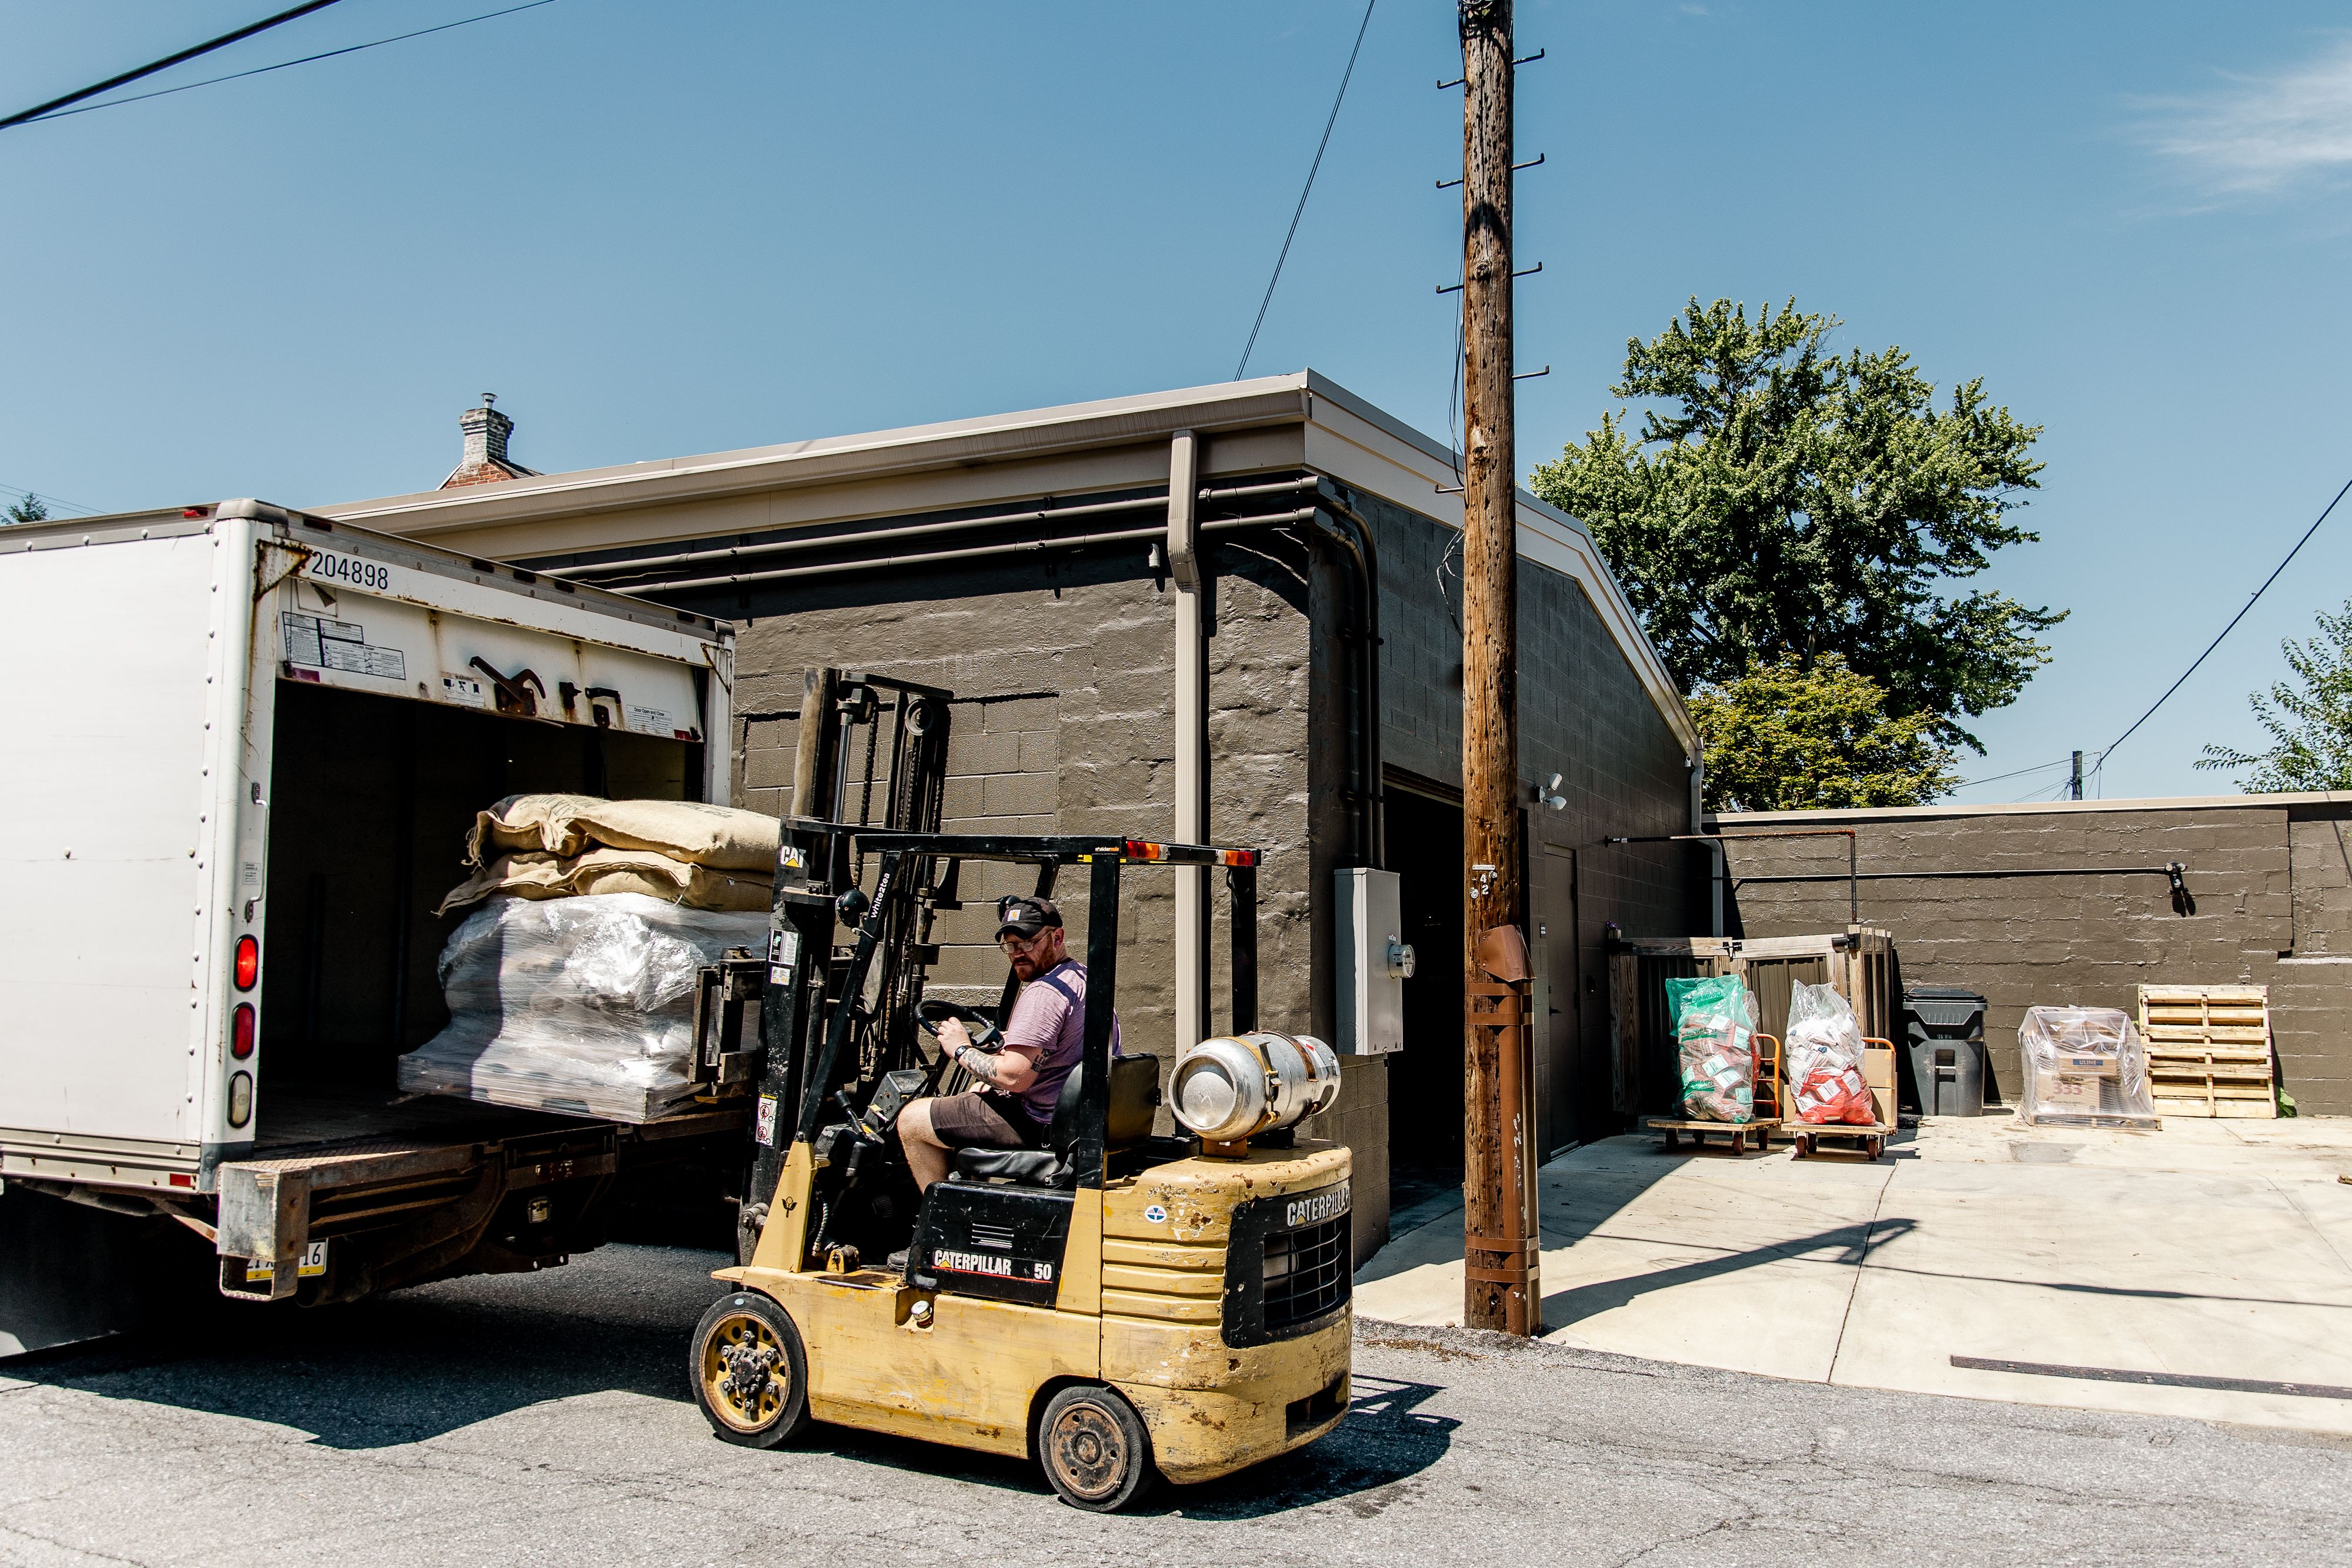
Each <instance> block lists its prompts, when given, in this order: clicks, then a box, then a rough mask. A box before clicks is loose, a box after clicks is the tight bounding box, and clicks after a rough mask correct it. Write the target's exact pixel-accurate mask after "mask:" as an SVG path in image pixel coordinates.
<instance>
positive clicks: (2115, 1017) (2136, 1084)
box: [2017, 1008, 2161, 1132]
mask: <svg viewBox="0 0 2352 1568" xmlns="http://www.w3.org/2000/svg"><path fill="white" fill-rule="evenodd" d="M2017 1048H2018V1054H2019V1056H2020V1057H2021V1059H2022V1060H2021V1062H2020V1066H2021V1069H2022V1074H2021V1076H2022V1078H2023V1081H2024V1086H2023V1092H2022V1094H2021V1097H2020V1099H2019V1101H2018V1106H2017V1119H2018V1120H2019V1121H2021V1122H2022V1123H2024V1124H2026V1125H2028V1126H2032V1127H2113V1128H2120V1129H2125V1130H2130V1131H2140V1132H2153V1131H2154V1130H2155V1129H2156V1128H2157V1127H2158V1126H2159V1125H2161V1124H2160V1123H2159V1122H2158V1120H2157V1115H2156V1108H2155V1106H2154V1105H2152V1104H2151V1103H2149V1100H2148V1080H2147V1049H2146V1048H2145V1047H2144V1046H2143V1045H2142V1044H2141V1043H2140V1038H2139V1031H2138V1030H2137V1029H2134V1028H2133V1027H2132V1020H2131V1015H2130V1014H2129V1013H2126V1012H2125V1011H2124V1010H2123V1009H2121V1008H2028V1009H2025V1021H2024V1022H2023V1023H2021V1024H2020V1025H2019V1026H2018V1030H2017Z"/></svg>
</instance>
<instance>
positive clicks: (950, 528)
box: [545, 478, 1317, 588]
mask: <svg viewBox="0 0 2352 1568" xmlns="http://www.w3.org/2000/svg"><path fill="white" fill-rule="evenodd" d="M1316 483H1317V481H1316V480H1314V479H1312V478H1306V479H1285V480H1279V481H1276V482H1274V483H1271V484H1265V485H1238V486H1227V487H1225V488H1223V489H1203V490H1201V491H1199V492H1198V494H1199V497H1200V499H1202V500H1203V501H1228V500H1241V499H1245V498H1247V497H1253V496H1284V495H1296V494H1297V493H1298V492H1300V491H1303V490H1311V489H1313V488H1314V487H1315V486H1316ZM1167 504H1168V497H1167V496H1166V495H1165V494H1164V493H1163V494H1160V495H1156V496H1137V497H1130V498H1129V499H1127V500H1122V501H1089V502H1086V503H1084V504H1082V505H1079V506H1075V507H1030V508H1027V509H1025V510H1023V511H1018V512H993V513H991V514H989V515H988V516H986V517H955V518H950V519H949V520H947V521H945V522H937V523H906V524H896V525H883V526H878V527H874V528H853V529H849V530H846V531H845V532H841V533H833V534H823V535H815V536H811V537H808V538H789V539H771V540H768V541H766V542H764V543H761V544H751V545H720V546H716V547H713V548H710V549H690V550H680V551H677V552H675V553H673V554H670V555H656V556H637V557H634V558H632V559H626V560H602V561H593V562H591V563H589V564H587V565H584V566H571V567H550V568H547V569H545V570H547V571H548V572H549V573H550V574H551V575H557V576H564V577H571V578H575V579H580V580H590V579H604V578H625V577H635V576H639V575H641V574H644V573H646V572H654V571H658V570H662V569H663V568H666V567H674V566H693V565H698V564H700V563H702V562H705V561H715V560H740V559H747V558H751V557H760V556H771V555H793V554H798V553H801V552H803V551H806V550H817V549H827V548H829V547H837V546H847V545H856V544H858V543H861V542H864V541H866V540H870V539H904V538H933V537H936V536H938V535H940V534H957V533H971V532H974V531H977V530H979V529H982V528H1012V527H1014V526H1017V525H1019V524H1022V523H1040V522H1055V521H1058V520H1060V519H1063V518H1067V517H1104V516H1108V515H1110V514H1113V513H1118V512H1145V511H1153V510H1157V509H1160V508H1162V507H1166V506H1167ZM1160 531H1161V530H1160V529H1159V528H1150V529H1146V530H1143V533H1145V534H1156V533H1159V532H1160ZM1117 537H1142V535H1140V534H1131V535H1122V536H1117ZM605 586H611V587H615V588H626V587H629V586H631V585H629V584H625V583H619V584H613V583H608V584H605ZM643 586H647V587H652V586H659V587H663V588H671V587H676V586H677V584H675V583H670V582H661V583H658V584H654V583H648V584H645V585H643Z"/></svg>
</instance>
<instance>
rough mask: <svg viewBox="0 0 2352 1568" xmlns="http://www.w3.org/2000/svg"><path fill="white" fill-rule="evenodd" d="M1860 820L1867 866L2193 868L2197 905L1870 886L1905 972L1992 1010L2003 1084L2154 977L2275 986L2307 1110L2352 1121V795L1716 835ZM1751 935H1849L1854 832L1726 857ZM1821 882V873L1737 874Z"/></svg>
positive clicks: (1729, 904)
mask: <svg viewBox="0 0 2352 1568" xmlns="http://www.w3.org/2000/svg"><path fill="white" fill-rule="evenodd" d="M1790 827H1814V828H1842V827H1851V828H1853V830H1854V831H1855V833H1856V835H1857V837H1856V840H1855V848H1856V856H1857V859H1858V861H1859V863H1860V869H1861V870H1862V871H1863V872H1864V873H1873V872H1880V873H1884V872H1903V873H1937V872H1952V871H1962V870H1994V869H2007V870H2018V869H2029V868H2030V869H2061V868H2081V869H2083V870H2084V871H2091V870H2093V869H2094V868H2099V867H2109V868H2124V867H2128V868H2144V867H2156V866H2162V865H2164V864H2166V863H2167V862H2173V861H2178V862H2181V863H2182V864H2183V865H2184V866H2185V867H2186V872H2185V875H2186V880H2187V883H2188V887H2189V893H2190V894H2191V895H2192V896H2193V897H2194V899H2195V901H2196V912H2195V913H2194V914H2191V915H2181V914H2178V913H2176V912H2175V911H2174V908H2173V903H2172V898H2171V895H2170V890H2169V885H2168V883H2167V881H2166V879H2165V878H2164V877H2163V876H2161V875H2157V874H2152V873H2146V872H2137V873H2131V874H2124V873H2108V874H2085V875H2069V876H2034V877H2000V878H1967V879H1962V878H1942V879H1939V878H1937V877H1935V876H1933V875H1927V874H1923V875H1920V876H1919V877H1917V879H1916V880H1913V879H1911V878H1908V877H1906V878H1903V879H1899V880H1884V881H1881V880H1872V881H1865V882H1863V883H1861V884H1860V894H1861V903H1862V918H1863V920H1864V922H1865V923H1866V924H1869V925H1882V926H1885V927H1887V928H1888V929H1890V930H1892V931H1893V932H1894V933H1895V941H1896V943H1897V944H1898V946H1899V951H1900V955H1901V959H1902V965H1903V978H1904V980H1905V982H1906V984H1913V985H1951V986H1966V987H1969V988H1972V989H1975V990H1978V991H1981V992H1983V993H1984V995H1985V997H1986V998H1987V999H1988V1000H1989V1002H1990V1010H1989V1011H1988V1014H1987V1017H1986V1044H1987V1047H1988V1049H1989V1051H1990V1058H1991V1068H1992V1076H1993V1079H1994V1080H1995V1082H1996V1083H1997V1085H1998V1087H1999V1090H2000V1093H2001V1094H2002V1095H2003V1096H2004V1097H2005V1098H2009V1099H2012V1100H2013V1099H2014V1097H2015V1095H2016V1092H2017V1087H2018V1058H2017V1029H2018V1025H2019V1023H2020V1022H2021V1021H2022V1019H2023V1018H2024V1015H2025V1009H2027V1008H2029V1007H2032V1006H2034V1005H2037V1004H2075V1005H2082V1006H2087V1007H2115V1008H2123V1009H2126V1010H2129V1009H2132V1008H2133V1007H2134V1006H2135V1004H2136V1000H2137V988H2139V987H2140V986H2141V985H2144V984H2159V985H2219V984H2254V985H2266V986H2268V987H2270V988H2271V1018H2272V1034H2273V1041H2274V1043H2275V1045H2276V1048H2277V1053H2278V1067H2279V1074H2280V1079H2281V1082H2283V1083H2284V1086H2285V1087H2286V1089H2287V1091H2288V1092H2290V1093H2291V1094H2293V1095H2294V1099H2295V1101H2296V1103H2297V1105H2298V1107H2299V1108H2300V1110H2301V1111H2302V1112H2303V1113H2305V1114H2306V1115H2352V794H2325V795H2245V796H2227V797H2220V798H2213V799H2204V800H2104V801H2102V800H2084V801H2063V802H2060V803H2056V804H2052V805H2033V806H1978V807H1937V806H1929V807H1914V808H1909V809H1906V810H1884V811H1801V812H1783V813H1769V814H1767V813H1737V812H1736V813H1728V814H1726V815H1724V816H1722V817H1719V818H1717V819H1714V820H1713V826H1712V828H1711V831H1722V832H1725V833H1735V834H1736V833H1738V832H1740V831H1744V830H1752V829H1761V828H1790ZM1725 852H1726V858H1727V864H1728V867H1729V871H1730V875H1731V878H1732V882H1733V884H1734V885H1733V886H1732V888H1731V889H1730V890H1729V892H1728V894H1727V898H1726V911H1727V931H1728V934H1730V935H1733V936H1792V935H1797V934H1800V933H1803V932H1818V931H1836V930H1842V929H1843V927H1844V925H1845V924H1846V884H1845V881H1844V876H1843V873H1844V871H1845V844H1844V842H1843V841H1842V840H1840V839H1835V838H1822V839H1786V838H1781V839H1755V840H1748V841H1744V842H1740V841H1734V842H1731V843H1729V844H1727V846H1726V851H1725ZM1809 873H1810V874H1821V875H1826V876H1829V877H1831V878H1832V880H1825V881H1819V882H1794V883H1768V882H1749V883H1745V884H1741V883H1739V879H1740V878H1743V877H1757V876H1768V875H1792V874H1809Z"/></svg>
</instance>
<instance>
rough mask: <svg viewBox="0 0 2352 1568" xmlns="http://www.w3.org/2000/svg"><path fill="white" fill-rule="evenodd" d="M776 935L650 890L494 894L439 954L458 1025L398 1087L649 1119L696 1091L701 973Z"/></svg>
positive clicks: (403, 1069) (406, 1070) (417, 1058)
mask: <svg viewBox="0 0 2352 1568" xmlns="http://www.w3.org/2000/svg"><path fill="white" fill-rule="evenodd" d="M767 933H768V916H767V915H751V914H724V913H720V912H718V911H713V910H703V909H688V908H685V907H683V906H681V905H678V904H669V903H666V902H664V901H663V900H661V899H658V898H649V897H647V896H646V895H645V894H635V893H625V894H596V895H589V896H582V897H574V898H555V899H545V900H534V899H525V898H508V897H496V898H492V899H490V900H489V901H488V903H486V904H483V905H482V907H481V908H479V909H478V910H476V911H475V912H474V913H473V914H472V915H468V916H467V917H466V919H465V921H464V922H463V923H462V924H461V925H458V927H457V930H456V931H454V932H452V933H451V934H450V936H449V943H448V946H446V947H445V948H443V949H442V953H441V966H440V972H441V990H442V995H443V996H444V998H446V1000H447V1002H448V1005H449V1025H448V1027H447V1028H446V1029H444V1030H442V1031H441V1032H440V1033H439V1034H436V1035H435V1036H434V1037H433V1038H432V1039H431V1040H427V1041H425V1044H423V1045H422V1046H419V1047H418V1048H417V1049H416V1050H415V1051H411V1052H410V1053H409V1054H408V1055H406V1056H404V1057H402V1058H401V1059H400V1087H401V1088H403V1089H404V1090H406V1091H409V1092H412V1093H428V1094H457V1095H462V1096H465V1097H466V1098H468V1099H473V1100H485V1101H488V1102H491V1103H495V1104H499V1105H513V1106H518V1107H520V1108H523V1109H526V1110H532V1111H555V1112H562V1113H566V1114H570V1115H575V1116H594V1117H600V1118H608V1119H611V1120H614V1121H619V1122H647V1121H651V1120H653V1119H654V1118H655V1117H656V1116H658V1115H660V1114H661V1113H663V1112H664V1111H666V1110H667V1109H668V1108H669V1107H671V1106H672V1105H674V1104H676V1103H678V1102H679V1101H681V1100H683V1099H685V1098H686V1097H687V1096H688V1092H689V1086H688V1082H687V1069H688V1061H687V1056H688V1051H690V1050H691V1049H692V1046H693V1036H694V991H695V979H696V971H697V970H698V969H699V968H700V967H702V966H703V965H705V964H712V963H716V962H718V961H719V956H721V955H722V954H723V953H724V952H725V951H726V949H728V948H730V947H750V948H751V949H753V950H754V951H758V950H760V949H761V948H763V947H764V946H766V942H767Z"/></svg>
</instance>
